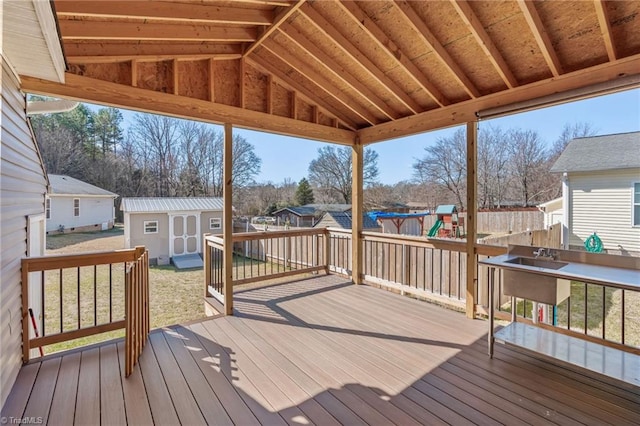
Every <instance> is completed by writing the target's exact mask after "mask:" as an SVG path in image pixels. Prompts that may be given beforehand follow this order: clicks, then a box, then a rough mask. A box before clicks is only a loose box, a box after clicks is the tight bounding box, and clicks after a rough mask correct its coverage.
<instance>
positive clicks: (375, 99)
mask: <svg viewBox="0 0 640 426" xmlns="http://www.w3.org/2000/svg"><path fill="white" fill-rule="evenodd" d="M283 29H284V28H283ZM280 34H281V35H282V36H285V37H287V38H288V39H289V42H291V43H294V44H295V45H297V46H298V47H299V48H301V49H303V50H304V51H305V52H307V53H308V54H309V55H311V56H313V57H314V58H315V59H316V61H317V63H318V64H319V65H320V66H322V67H323V68H324V69H325V70H326V71H327V72H328V73H330V74H332V75H333V76H334V77H336V78H338V79H340V80H342V82H343V83H345V84H347V85H349V87H350V88H351V89H352V90H354V91H355V92H357V93H358V94H359V95H360V96H362V97H363V98H364V99H365V100H366V101H367V102H369V103H371V104H372V105H373V106H375V107H376V108H377V109H378V110H379V111H380V112H382V113H383V114H385V115H386V116H387V117H388V118H389V119H392V120H393V119H397V118H400V115H399V114H398V113H397V111H394V110H393V108H391V106H389V105H388V104H387V103H386V102H385V101H384V100H382V99H380V97H379V96H378V95H376V94H375V93H373V91H372V90H371V89H369V88H368V87H367V86H366V85H365V84H364V83H363V82H361V81H360V80H358V78H357V77H355V76H354V75H352V74H351V73H350V72H349V70H347V69H345V68H344V67H342V66H341V65H340V64H338V63H337V62H336V61H335V60H334V59H333V58H331V57H330V56H329V55H328V54H326V53H325V52H323V51H322V49H320V48H319V47H318V46H317V45H316V44H314V43H312V42H311V41H309V39H307V38H306V37H305V36H304V35H303V34H302V33H301V32H300V31H299V30H298V29H296V28H294V27H293V26H292V25H287V26H286V31H282V32H281V33H280Z"/></svg>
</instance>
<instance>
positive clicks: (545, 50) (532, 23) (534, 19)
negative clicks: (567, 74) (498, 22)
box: [518, 0, 563, 77]
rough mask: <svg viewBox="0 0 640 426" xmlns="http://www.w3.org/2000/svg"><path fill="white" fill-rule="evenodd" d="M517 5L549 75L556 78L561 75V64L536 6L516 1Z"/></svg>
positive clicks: (528, 1)
mask: <svg viewBox="0 0 640 426" xmlns="http://www.w3.org/2000/svg"><path fill="white" fill-rule="evenodd" d="M518 5H519V6H520V10H522V14H523V15H524V19H525V20H526V21H527V24H528V25H529V28H531V32H532V33H533V36H534V37H535V39H536V43H538V47H539V48H540V51H541V52H542V56H544V60H545V61H547V65H548V66H549V69H550V70H551V73H552V74H553V75H554V76H556V77H557V76H559V75H560V74H563V70H562V64H560V59H558V55H557V53H556V51H555V49H554V48H553V43H551V39H550V38H549V34H547V30H546V29H545V27H544V24H543V23H542V19H540V15H539V14H538V10H537V9H536V5H535V4H534V2H532V1H530V0H518Z"/></svg>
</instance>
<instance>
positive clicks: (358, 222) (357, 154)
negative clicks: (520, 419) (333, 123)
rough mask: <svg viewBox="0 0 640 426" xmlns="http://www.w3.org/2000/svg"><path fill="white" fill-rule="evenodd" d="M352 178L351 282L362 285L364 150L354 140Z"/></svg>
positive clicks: (358, 142) (358, 141) (357, 141)
mask: <svg viewBox="0 0 640 426" xmlns="http://www.w3.org/2000/svg"><path fill="white" fill-rule="evenodd" d="M351 148H352V149H351V161H352V163H353V164H352V170H353V178H352V181H351V280H352V281H353V283H354V284H361V283H362V214H363V210H362V208H363V207H362V192H363V190H362V187H363V182H362V181H363V176H364V172H363V169H364V163H363V155H364V149H363V146H362V144H361V143H360V140H359V139H358V138H356V141H355V144H354V145H353V146H352V147H351Z"/></svg>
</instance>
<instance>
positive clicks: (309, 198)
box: [295, 178, 315, 206]
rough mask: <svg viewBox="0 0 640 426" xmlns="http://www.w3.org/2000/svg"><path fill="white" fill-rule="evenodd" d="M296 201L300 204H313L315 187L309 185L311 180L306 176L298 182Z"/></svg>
mask: <svg viewBox="0 0 640 426" xmlns="http://www.w3.org/2000/svg"><path fill="white" fill-rule="evenodd" d="M295 198H296V203H298V205H300V206H304V205H305V204H312V203H313V202H314V201H315V199H314V197H313V189H312V188H311V185H309V181H308V180H307V179H306V178H302V179H300V182H299V183H298V189H296V195H295Z"/></svg>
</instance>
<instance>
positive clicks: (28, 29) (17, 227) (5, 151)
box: [0, 0, 65, 422]
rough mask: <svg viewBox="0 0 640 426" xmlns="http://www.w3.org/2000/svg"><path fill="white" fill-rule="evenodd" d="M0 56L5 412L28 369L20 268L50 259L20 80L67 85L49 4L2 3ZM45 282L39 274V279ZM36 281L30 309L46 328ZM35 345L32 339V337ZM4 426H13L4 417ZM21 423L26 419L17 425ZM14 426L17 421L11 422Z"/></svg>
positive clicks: (1, 399) (39, 173)
mask: <svg viewBox="0 0 640 426" xmlns="http://www.w3.org/2000/svg"><path fill="white" fill-rule="evenodd" d="M0 7H2V13H3V18H2V25H3V29H2V51H1V54H0V72H2V76H1V77H0V82H1V87H0V93H1V95H0V110H1V112H0V126H1V132H0V141H1V144H2V147H1V149H0V208H1V210H2V214H1V215H0V229H2V254H1V257H2V261H1V262H0V276H1V277H2V279H1V280H0V294H2V296H1V297H0V323H1V324H2V327H1V329H2V333H1V335H0V348H2V349H1V350H0V365H1V366H2V370H1V374H0V406H3V405H4V403H5V401H6V399H7V396H8V395H9V391H10V390H11V387H12V386H13V383H14V381H15V379H16V377H17V375H18V371H19V369H20V367H21V366H22V333H21V331H22V315H21V314H20V307H21V302H20V300H21V293H22V278H21V269H20V261H21V259H22V258H23V257H25V256H40V255H43V254H44V238H45V208H44V205H45V195H46V193H47V185H48V183H47V175H46V172H45V170H44V166H43V163H42V159H41V156H40V152H39V150H38V145H37V143H36V141H35V139H34V136H33V133H32V131H31V126H30V125H29V121H28V120H27V115H26V110H27V101H26V96H25V94H24V93H22V92H21V91H20V80H19V78H18V77H17V75H29V76H33V77H38V78H40V79H44V80H51V81H56V82H63V81H64V66H65V63H64V57H63V56H62V49H61V47H60V42H59V39H58V35H57V34H56V33H55V31H53V32H52V31H48V32H47V31H46V30H45V28H55V27H56V21H55V19H54V17H53V12H52V10H51V6H50V4H49V2H41V1H27V0H24V1H19V2H18V1H3V2H1V5H0ZM35 275H39V274H35ZM38 279H39V278H38V277H33V280H32V282H33V283H35V285H34V287H33V291H31V292H30V293H29V301H28V304H29V306H30V307H32V308H33V309H34V314H35V317H36V320H37V322H38V323H40V325H41V319H42V313H41V311H40V307H41V303H40V302H39V300H38V299H39V298H40V294H39V293H38V290H37V289H39V288H40V286H39V285H38V284H37V280H38ZM31 336H32V337H33V336H34V334H33V331H31ZM2 420H3V422H4V421H5V420H7V418H6V417H3V419H2ZM15 420H20V419H13V421H15ZM9 421H12V420H11V418H9Z"/></svg>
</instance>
